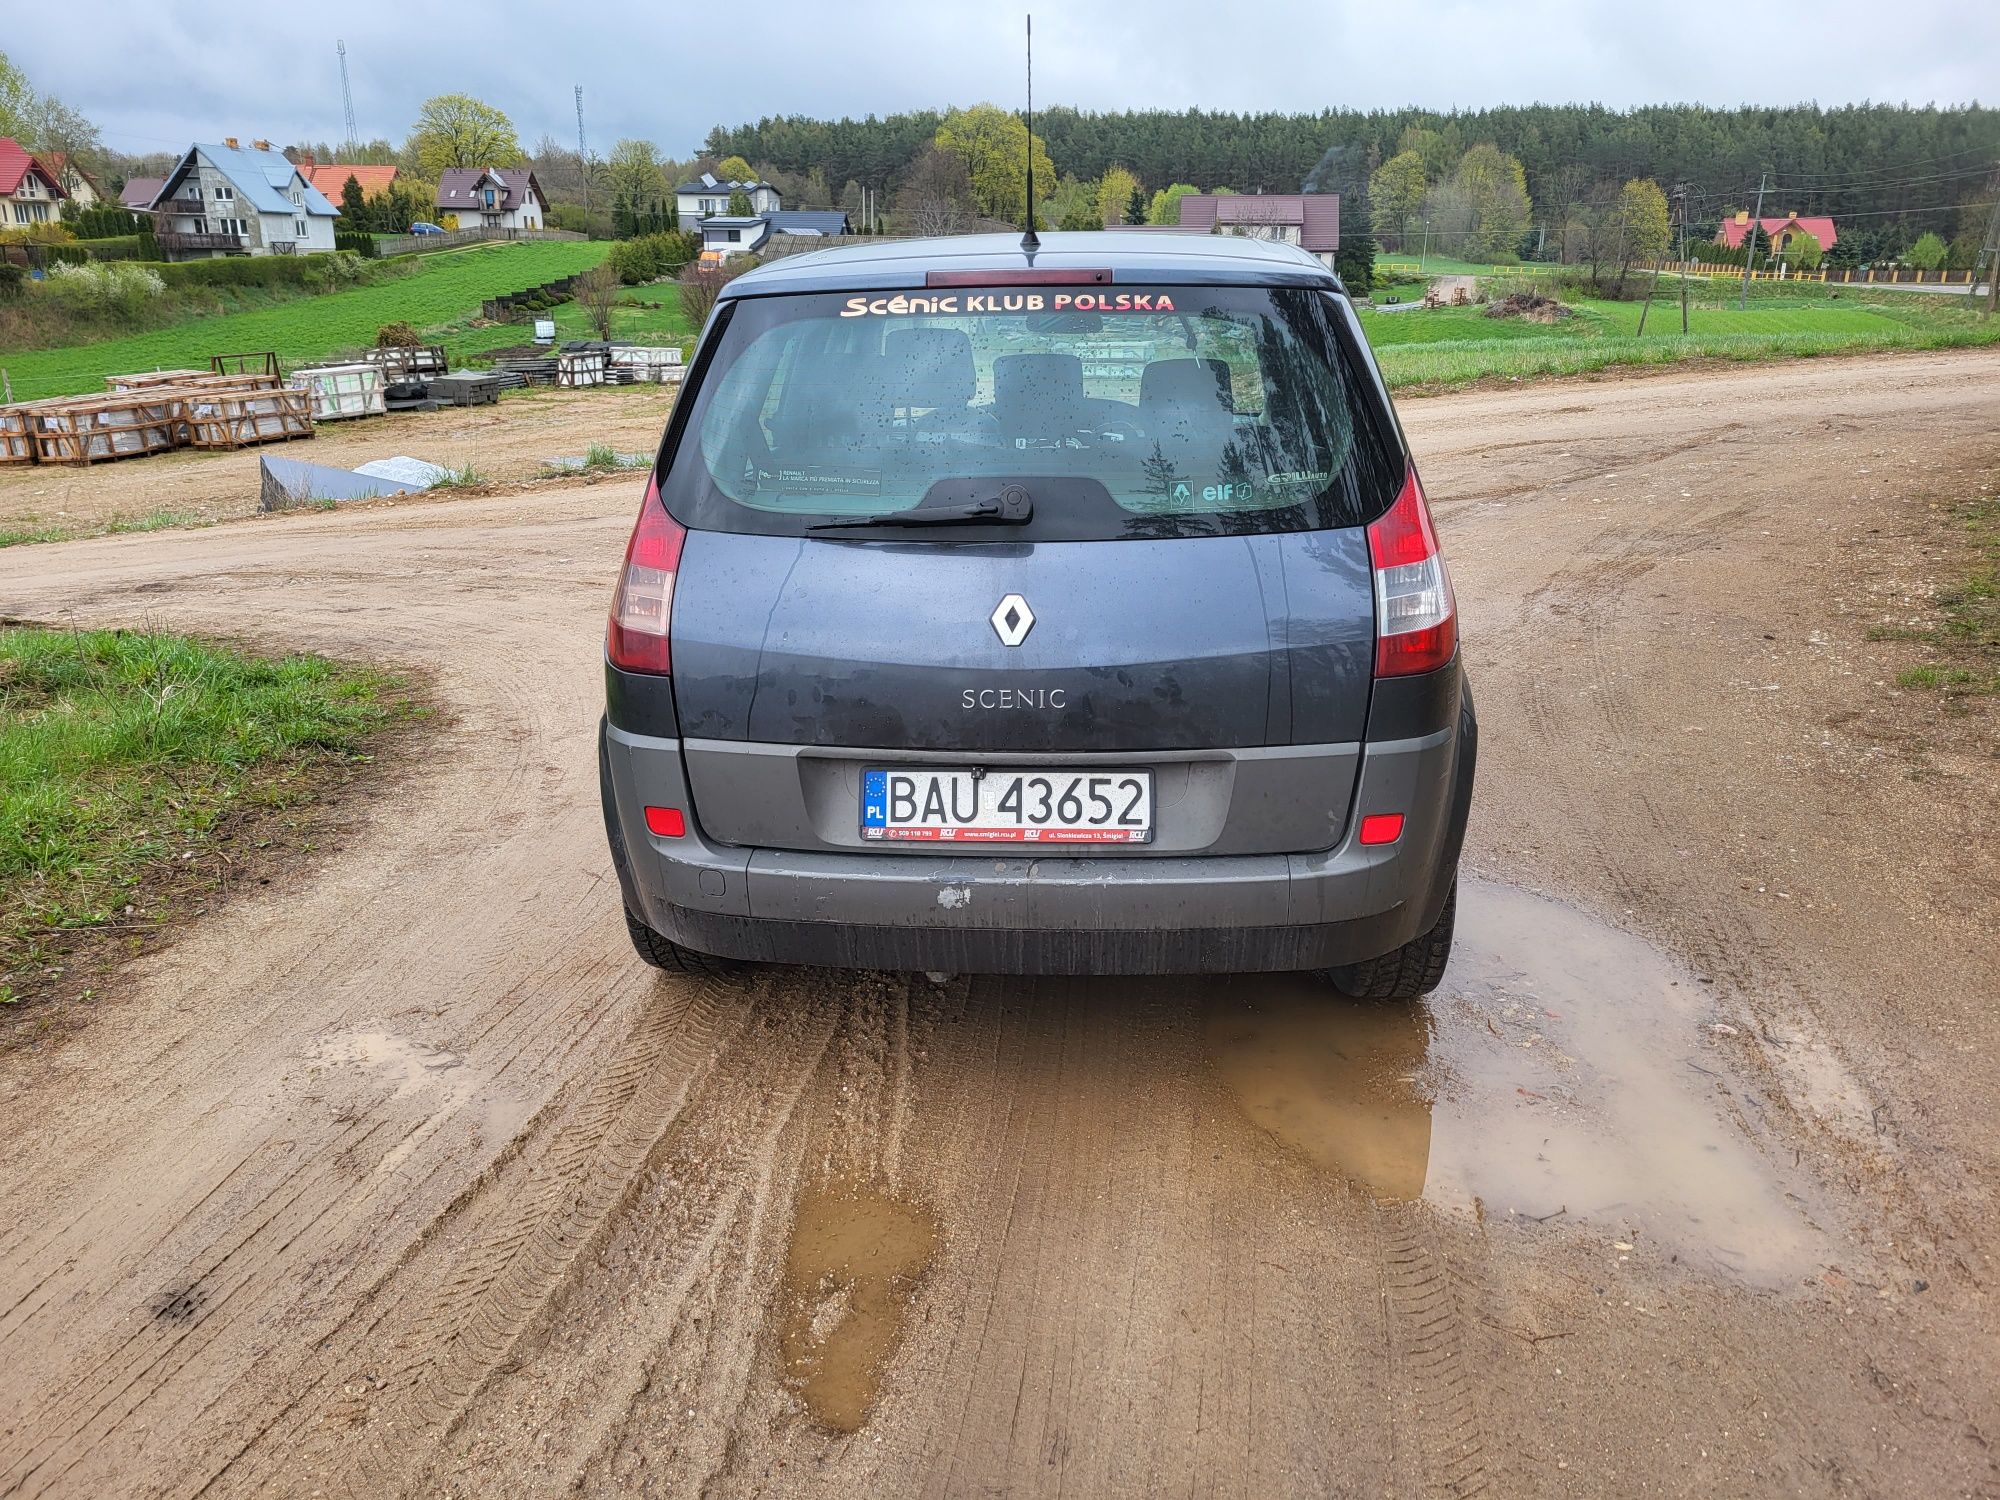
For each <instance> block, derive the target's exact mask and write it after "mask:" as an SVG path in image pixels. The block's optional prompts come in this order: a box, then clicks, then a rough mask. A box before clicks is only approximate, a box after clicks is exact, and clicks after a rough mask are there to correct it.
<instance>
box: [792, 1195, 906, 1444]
mask: <svg viewBox="0 0 2000 1500" xmlns="http://www.w3.org/2000/svg"><path fill="white" fill-rule="evenodd" d="M937 1239H938V1231H937V1223H936V1221H935V1220H934V1219H933V1218H932V1217H931V1216H930V1214H929V1213H927V1212H926V1211H924V1210H923V1209H921V1208H918V1207H915V1206H914V1205H912V1204H909V1203H905V1202H902V1201H901V1200H899V1199H896V1198H892V1197H888V1196H886V1195H885V1194H883V1193H881V1192H879V1191H876V1190H874V1189H872V1188H867V1187H862V1186H859V1185H855V1184H842V1183H831V1184H825V1185H822V1186H820V1187H817V1188H813V1189H809V1190H808V1191H807V1192H806V1193H805V1194H804V1195H803V1196H802V1197H801V1198H800V1200H799V1205H798V1214H797V1218H796V1219H795V1220H794V1223H793V1226H792V1242H791V1246H790V1248H789V1250H788V1251H787V1252H786V1256H785V1312H784V1323H783V1326H782V1328H781V1330H780V1333H779V1355H780V1358H781V1359H782V1360H783V1361H784V1368H785V1375H786V1377H787V1378H788V1379H789V1380H791V1381H792V1382H793V1383H794V1384H795V1385H796V1386H797V1388H798V1390H799V1394H800V1395H801V1396H802V1397H803V1398H804V1400H805V1403H806V1409H807V1410H808V1411H810V1412H811V1413H812V1415H813V1416H814V1418H815V1419H817V1420H818V1421H819V1422H821V1423H823V1424H824V1425H825V1426H827V1427H831V1428H832V1429H834V1430H835V1431H836V1432H853V1431H856V1430H857V1429H858V1428H859V1427H860V1426H861V1424H862V1422H863V1421H864V1420H865V1419H866V1418H867V1415H868V1408H869V1407H870V1406H872V1405H873V1404H874V1401H875V1396H876V1393H877V1391H878V1389H879V1388H880V1385H881V1380H882V1374H883V1371H884V1370H885V1369H887V1367H888V1363H889V1357H890V1355H891V1354H893V1353H894V1352H895V1349H896V1345H897V1343H898V1342H899V1341H900V1340H901V1338H902V1335H903V1321H904V1318H905V1317H906V1315H907V1314H908V1311H909V1306H910V1298H911V1295H912V1294H913V1293H914V1292H915V1290H916V1285H917V1281H918V1279H919V1278H920V1277H921V1276H922V1275H923V1272H924V1268H925V1267H926V1266H927V1265H929V1264H930V1259H931V1255H932V1253H933V1252H934V1251H935V1250H936V1248H937Z"/></svg>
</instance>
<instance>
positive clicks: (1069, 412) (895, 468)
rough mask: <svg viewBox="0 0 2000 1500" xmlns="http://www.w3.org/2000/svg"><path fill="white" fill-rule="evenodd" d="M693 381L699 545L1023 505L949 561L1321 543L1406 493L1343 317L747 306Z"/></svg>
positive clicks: (1327, 311)
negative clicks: (1280, 541)
mask: <svg viewBox="0 0 2000 1500" xmlns="http://www.w3.org/2000/svg"><path fill="white" fill-rule="evenodd" d="M695 382H696V389H695V390H694V391H693V392H691V393H690V399H691V402H692V404H691V406H690V408H689V411H688V414H687V418H686V422H685V425H684V426H683V427H682V428H681V431H680V439H679V444H678V448H677V450H676V454H675V458H674V461H673V465H672V468H671V470H670V471H669V472H668V474H667V475H666V476H665V482H664V484H663V486H662V493H663V495H664V497H665V499H666V502H667V505H668V508H669V509H670V510H671V511H672V512H673V514H674V515H675V517H676V518H677V519H679V520H680V521H681V522H682V523H683V524H685V525H688V526H691V527H694V528H696V529H699V530H712V531H738V532H762V533H767V534H775V535H802V534H805V533H806V532H807V531H809V530H811V529H812V528H813V527H815V526H820V525H824V524H825V523H827V522H830V521H839V520H850V519H853V518H857V517H875V516H884V515H890V514H895V513H900V512H911V513H916V514H922V512H923V511H925V510H930V509H932V508H935V507H948V506H951V505H961V506H962V505H963V504H964V503H965V502H966V501H968V500H975V499H978V498H979V497H981V496H982V495H985V494H987V493H992V492H997V491H998V490H999V489H1001V488H1008V489H1010V491H1011V492H1012V493H1013V494H1016V495H1018V494H1021V493H1025V494H1026V495H1027V496H1028V497H1029V498H1030V499H1031V501H1032V504H1033V518H1032V520H1031V521H1029V522H1028V523H1027V524H1026V525H1024V526H1007V527H998V526H993V527H989V526H986V525H979V526H976V527H971V528H960V529H954V530H953V531H950V532H943V531H940V532H939V533H937V537H936V539H940V540H942V539H955V540H968V541H969V540H989V539H999V538H1000V537H1002V536H1003V535H1004V536H1005V537H1006V538H1009V539H1012V538H1019V539H1022V540H1030V539H1042V540H1109V539H1114V538H1118V537H1127V536H1130V537H1172V536H1212V535H1234V534H1242V533H1248V532H1267V531H1304V530H1316V529H1321V528H1327V527H1337V526H1356V525H1361V524H1364V523H1366V522H1367V521H1370V520H1372V519H1373V518H1374V517H1375V516H1377V515H1379V514H1380V513H1381V512H1382V511H1383V510H1384V509H1385V508H1386V507H1387V506H1388V504H1389V502H1390V501H1391V500H1392V499H1393V498H1394V496H1395V493H1396V491H1397V489H1398V487H1399V486H1400V484H1401V482H1402V477H1403V459H1402V456H1401V452H1400V447H1399V444H1398V440H1397V438H1396V437H1395V434H1394V432H1393V430H1392V429H1391V428H1390V426H1389V423H1388V417H1387V413H1386V412H1384V411H1381V410H1379V408H1378V403H1379V400H1380V398H1379V397H1378V396H1376V394H1375V393H1374V388H1373V386H1372V385H1371V384H1370V383H1369V381H1368V379H1367V377H1366V375H1365V374H1364V373H1363V371H1362V370H1361V369H1360V367H1359V363H1358V357H1357V355H1356V352H1355V351H1354V349H1353V348H1352V347H1351V344H1350V342H1349V336H1348V334H1347V333H1346V332H1345V330H1344V328H1343V326H1342V325H1341V323H1340V321H1339V317H1338V311H1337V308H1336V306H1335V304H1334V302H1333V300H1332V299H1331V297H1329V296H1328V295H1327V294H1325V293H1322V292H1316V291H1309V290H1290V289H1268V290H1266V289H1251V288H1233V287H1230V288H1224V287H1171V286H1163V287H1137V286H1130V287H1128V286H1118V287H1106V288H1102V289H1099V288H1094V287H1093V288H1082V287H1078V288H1071V287H1047V286H1043V287H1021V288H1005V287H997V288H992V289H984V288H982V289H976V290H973V289H967V290H958V289H954V290H949V291H943V290H940V291H925V292H914V291H912V292H873V293H867V294H857V295H848V294H819V295H807V296H789V297H758V298H745V299H742V300H741V301H739V302H737V303H736V304H735V305H734V307H733V309H732V310H731V311H730V312H729V314H728V321H727V323H726V324H725V325H724V327H723V330H722V333H721V336H720V339H719V340H718V341H717V343H716V345H715V347H714V350H713V352H712V354H711V355H710V356H709V357H708V358H707V359H705V360H704V361H703V365H702V368H701V369H699V370H698V371H697V372H696V375H695ZM832 534H834V535H845V536H850V537H851V536H855V535H857V534H859V535H862V536H866V535H868V532H867V531H866V529H862V530H860V531H859V532H858V533H857V531H856V530H853V529H847V530H839V531H835V532H833V533H832ZM895 534H898V535H904V536H911V537H914V536H916V535H920V534H923V535H925V539H926V540H930V539H932V538H931V537H930V536H929V535H928V534H925V533H917V532H911V531H898V532H897V533H895Z"/></svg>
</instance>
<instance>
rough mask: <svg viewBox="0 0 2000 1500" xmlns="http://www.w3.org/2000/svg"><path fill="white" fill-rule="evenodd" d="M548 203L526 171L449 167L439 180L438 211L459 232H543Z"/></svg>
mask: <svg viewBox="0 0 2000 1500" xmlns="http://www.w3.org/2000/svg"><path fill="white" fill-rule="evenodd" d="M547 201H548V200H546V199H545V198H543V197H542V185H541V184H540V183H539V182H537V181H535V174H534V173H533V172H531V171H529V170H528V169H527V168H526V167H446V168H445V170H444V175H443V176H442V177H440V178H439V179H438V192H437V211H438V213H439V214H441V215H442V214H452V215H455V216H456V218H457V224H456V226H455V227H457V228H459V229H543V228H546V227H547V225H546V223H545V219H546V215H545V214H544V212H543V208H542V205H543V204H544V203H545V202H547ZM445 227H446V228H447V229H449V228H452V227H454V226H453V225H449V224H447V225H446V226H445Z"/></svg>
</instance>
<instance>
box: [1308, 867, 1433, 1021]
mask: <svg viewBox="0 0 2000 1500" xmlns="http://www.w3.org/2000/svg"><path fill="white" fill-rule="evenodd" d="M1457 915H1458V882H1457V881H1456V880H1454V881H1453V882H1452V884H1451V891H1450V894H1448V895H1447V896H1446V897H1445V898H1444V910H1443V911H1441V912H1439V913H1438V919H1437V921H1436V922H1434V923H1433V924H1432V925H1431V929H1430V931H1428V932H1420V933H1418V934H1417V935H1416V936H1415V937H1413V938H1411V939H1410V940H1409V941H1408V942H1407V943H1405V944H1403V946H1402V947H1400V948H1393V949H1391V950H1390V951H1389V952H1387V953H1385V954H1383V955H1382V956H1381V957H1380V958H1370V959H1364V960H1363V961H1362V962H1360V963H1358V964H1337V965H1335V966H1334V967H1333V968H1330V969H1323V970H1321V971H1320V972H1322V973H1323V974H1325V975H1326V977H1327V978H1328V979H1330V980H1331V981H1333V987H1334V988H1335V989H1337V990H1339V991H1340V992H1341V993H1342V994H1343V995H1351V996H1353V997H1354V998H1355V999H1356V1000H1414V999H1416V998H1417V997H1418V996H1419V995H1428V994H1429V993H1430V992H1431V991H1432V990H1434V989H1436V988H1437V987H1438V984H1439V982H1440V981H1442V980H1443V978H1444V970H1445V965H1446V964H1448V963H1450V962H1451V930H1452V923H1453V921H1454V919H1455V918H1456V917H1457Z"/></svg>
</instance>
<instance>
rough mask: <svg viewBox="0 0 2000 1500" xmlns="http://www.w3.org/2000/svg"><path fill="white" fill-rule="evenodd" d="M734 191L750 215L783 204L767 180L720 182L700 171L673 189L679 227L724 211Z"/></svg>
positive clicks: (767, 210) (727, 209) (768, 210)
mask: <svg viewBox="0 0 2000 1500" xmlns="http://www.w3.org/2000/svg"><path fill="white" fill-rule="evenodd" d="M737 193H741V194H742V195H743V196H744V197H746V198H748V199H749V200H750V212H751V213H753V214H769V213H776V212H777V211H778V210H779V209H781V208H783V207H784V204H783V203H781V202H780V201H779V198H778V190H777V189H776V188H774V187H772V186H771V184H770V183H768V182H723V181H721V180H720V179H718V178H717V177H716V175H715V174H714V173H713V172H704V173H702V174H701V176H700V178H699V179H698V180H696V181H694V182H684V183H682V184H681V185H680V186H679V187H677V188H675V189H674V206H675V207H676V209H678V210H679V213H680V217H681V225H682V227H683V228H685V227H688V226H691V225H693V224H695V223H697V222H698V221H700V220H702V219H708V218H713V217H714V216H715V215H717V214H726V213H728V212H729V200H730V198H731V197H732V196H733V195H735V194H737Z"/></svg>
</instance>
